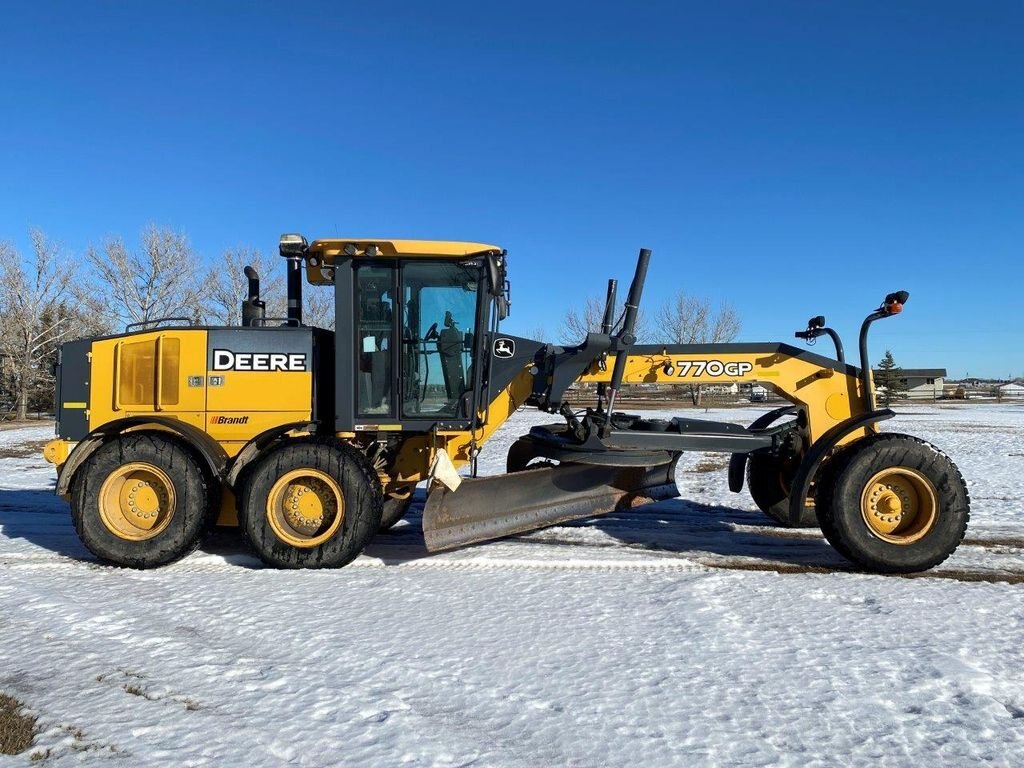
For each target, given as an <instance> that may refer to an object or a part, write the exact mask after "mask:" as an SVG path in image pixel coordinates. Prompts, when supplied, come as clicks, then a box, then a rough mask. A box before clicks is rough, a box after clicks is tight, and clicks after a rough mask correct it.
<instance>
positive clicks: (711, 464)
mask: <svg viewBox="0 0 1024 768" xmlns="http://www.w3.org/2000/svg"><path fill="white" fill-rule="evenodd" d="M728 468H729V460H728V459H723V458H722V457H721V456H708V457H707V458H704V459H701V460H700V461H698V462H697V463H696V464H695V465H694V467H693V469H692V470H690V471H691V472H718V471H720V470H723V469H728Z"/></svg>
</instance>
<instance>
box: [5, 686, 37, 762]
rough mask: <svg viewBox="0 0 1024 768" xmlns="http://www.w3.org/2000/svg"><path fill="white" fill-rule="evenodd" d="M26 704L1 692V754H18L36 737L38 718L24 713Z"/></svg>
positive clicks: (30, 744) (29, 745)
mask: <svg viewBox="0 0 1024 768" xmlns="http://www.w3.org/2000/svg"><path fill="white" fill-rule="evenodd" d="M24 707H25V705H24V704H22V703H21V702H20V701H18V700H17V699H15V698H14V697H13V696H8V695H7V694H6V693H0V754H3V755H17V754H20V753H22V752H24V751H25V750H26V749H28V748H29V747H31V746H32V740H33V739H34V738H35V737H36V719H35V718H34V717H33V716H32V715H26V714H22V711H21V710H22V709H24Z"/></svg>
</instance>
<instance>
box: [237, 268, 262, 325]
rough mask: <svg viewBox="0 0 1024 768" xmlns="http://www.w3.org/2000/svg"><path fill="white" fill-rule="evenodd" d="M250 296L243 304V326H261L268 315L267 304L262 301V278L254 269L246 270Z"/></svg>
mask: <svg viewBox="0 0 1024 768" xmlns="http://www.w3.org/2000/svg"><path fill="white" fill-rule="evenodd" d="M245 277H246V279H248V281H249V295H248V296H247V297H246V298H245V300H244V301H243V302H242V325H246V326H249V325H261V324H262V321H263V318H265V317H266V315H267V302H265V301H261V300H260V276H259V274H258V273H257V272H256V270H255V269H253V268H252V267H249V266H247V267H246V268H245Z"/></svg>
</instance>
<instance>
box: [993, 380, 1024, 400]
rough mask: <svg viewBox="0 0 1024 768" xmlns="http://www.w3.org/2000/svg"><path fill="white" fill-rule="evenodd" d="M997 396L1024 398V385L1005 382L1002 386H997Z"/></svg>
mask: <svg viewBox="0 0 1024 768" xmlns="http://www.w3.org/2000/svg"><path fill="white" fill-rule="evenodd" d="M996 397H1000V398H1007V399H1019V398H1024V387H1022V386H1021V385H1020V384H1014V383H1012V382H1011V383H1010V384H1003V385H1002V386H999V387H996Z"/></svg>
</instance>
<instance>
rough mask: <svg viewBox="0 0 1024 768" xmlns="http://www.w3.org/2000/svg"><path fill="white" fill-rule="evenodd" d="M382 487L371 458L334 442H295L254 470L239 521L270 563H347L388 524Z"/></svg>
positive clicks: (318, 565) (305, 565)
mask: <svg viewBox="0 0 1024 768" xmlns="http://www.w3.org/2000/svg"><path fill="white" fill-rule="evenodd" d="M381 512H382V497H381V489H380V484H379V482H378V481H377V477H376V475H375V473H374V472H373V469H372V467H371V465H370V462H369V461H368V460H367V458H366V457H365V456H364V455H363V454H362V453H360V452H359V451H358V450H356V449H355V448H353V447H352V446H349V445H345V444H344V443H340V442H338V441H336V440H331V439H313V440H294V441H291V442H286V443H285V444H284V445H282V446H280V447H279V448H277V449H275V450H273V451H272V452H270V453H269V454H267V455H266V456H265V457H263V459H261V460H260V461H259V462H258V463H257V464H256V466H255V467H253V469H252V471H251V472H250V473H249V475H248V477H247V478H246V480H245V483H244V485H243V487H242V493H241V498H240V503H239V505H238V517H239V524H240V525H241V527H242V530H243V532H244V533H245V535H246V538H248V540H249V543H250V544H252V547H253V549H255V550H256V553H257V554H258V555H259V556H260V559H262V560H263V561H264V562H265V563H267V564H268V565H273V566H275V567H278V568H340V567H341V566H343V565H346V564H347V563H349V562H351V561H352V560H354V559H355V558H356V556H357V555H358V554H359V553H360V552H362V551H363V547H365V546H366V543H367V542H368V541H369V540H370V538H371V537H372V536H373V535H374V534H375V533H377V530H378V529H379V527H380V521H381Z"/></svg>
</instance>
